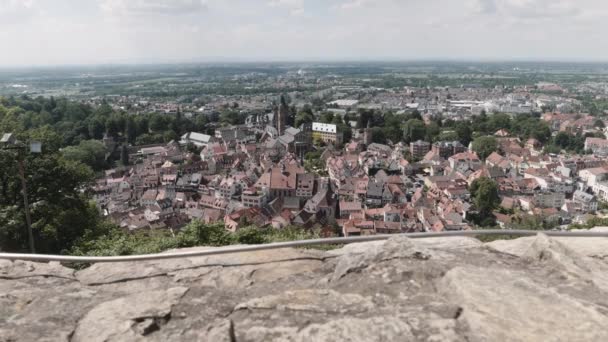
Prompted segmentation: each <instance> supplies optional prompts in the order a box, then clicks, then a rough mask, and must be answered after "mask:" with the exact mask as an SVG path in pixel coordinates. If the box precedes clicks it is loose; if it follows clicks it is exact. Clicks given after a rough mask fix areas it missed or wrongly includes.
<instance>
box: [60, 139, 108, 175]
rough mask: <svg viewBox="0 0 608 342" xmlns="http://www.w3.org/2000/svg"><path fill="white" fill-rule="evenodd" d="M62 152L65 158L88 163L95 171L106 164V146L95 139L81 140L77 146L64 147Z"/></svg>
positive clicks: (101, 168)
mask: <svg viewBox="0 0 608 342" xmlns="http://www.w3.org/2000/svg"><path fill="white" fill-rule="evenodd" d="M62 153H63V156H64V157H65V158H66V159H68V160H73V161H77V162H80V163H83V164H85V165H88V166H89V167H91V169H93V170H95V171H101V170H103V169H104V168H105V167H106V166H107V165H106V148H105V146H104V145H103V144H102V143H101V142H100V141H97V140H85V141H82V142H80V144H79V145H78V146H69V147H66V148H64V149H63V151H62Z"/></svg>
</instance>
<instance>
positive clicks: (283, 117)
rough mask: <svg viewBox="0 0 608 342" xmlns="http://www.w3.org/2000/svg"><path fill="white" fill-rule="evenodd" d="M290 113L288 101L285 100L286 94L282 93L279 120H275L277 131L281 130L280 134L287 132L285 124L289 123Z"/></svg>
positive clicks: (278, 113)
mask: <svg viewBox="0 0 608 342" xmlns="http://www.w3.org/2000/svg"><path fill="white" fill-rule="evenodd" d="M288 115H289V107H288V106H287V101H286V100H285V96H283V95H281V103H280V104H279V109H278V112H277V116H276V118H277V120H276V122H275V124H276V127H277V131H279V136H281V135H283V134H285V125H286V123H287V116H288Z"/></svg>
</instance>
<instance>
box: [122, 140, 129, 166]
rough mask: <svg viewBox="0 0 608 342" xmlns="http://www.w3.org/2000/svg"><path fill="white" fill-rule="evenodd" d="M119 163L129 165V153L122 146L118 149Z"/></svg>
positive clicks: (125, 146) (124, 146)
mask: <svg viewBox="0 0 608 342" xmlns="http://www.w3.org/2000/svg"><path fill="white" fill-rule="evenodd" d="M120 162H121V163H122V165H125V166H126V165H129V151H128V149H127V145H124V144H123V145H122V146H121V147H120Z"/></svg>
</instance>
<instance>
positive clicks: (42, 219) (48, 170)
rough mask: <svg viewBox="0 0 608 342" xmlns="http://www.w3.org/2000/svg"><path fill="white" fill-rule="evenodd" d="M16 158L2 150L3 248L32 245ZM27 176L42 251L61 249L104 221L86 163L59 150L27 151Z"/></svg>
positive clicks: (0, 208)
mask: <svg viewBox="0 0 608 342" xmlns="http://www.w3.org/2000/svg"><path fill="white" fill-rule="evenodd" d="M15 159H16V157H15V156H14V154H12V153H7V152H0V227H1V229H0V249H1V250H5V251H15V252H20V251H25V250H27V227H26V223H25V211H24V206H23V198H22V194H21V182H20V179H19V177H18V171H17V165H16V164H17V163H16V161H15ZM24 163H25V172H26V174H25V176H26V179H27V186H28V198H29V202H30V212H31V217H32V228H33V232H34V239H35V242H36V248H37V251H38V252H42V253H61V252H63V251H65V250H68V249H70V248H71V247H72V245H73V244H74V242H75V241H76V240H77V239H79V238H80V237H81V236H83V235H84V233H85V231H86V230H87V229H94V228H95V227H97V226H98V225H99V223H100V222H101V218H100V217H99V213H98V212H97V209H96V208H95V207H94V206H93V205H91V204H90V203H89V199H88V198H87V197H86V195H85V194H82V193H81V192H80V189H82V188H83V186H85V185H87V184H88V183H89V182H91V181H92V180H93V173H92V172H91V170H90V168H88V167H87V166H85V165H83V164H81V163H79V162H76V161H72V160H66V159H64V158H62V157H61V156H60V155H59V154H58V153H43V154H42V155H27V156H25V161H24Z"/></svg>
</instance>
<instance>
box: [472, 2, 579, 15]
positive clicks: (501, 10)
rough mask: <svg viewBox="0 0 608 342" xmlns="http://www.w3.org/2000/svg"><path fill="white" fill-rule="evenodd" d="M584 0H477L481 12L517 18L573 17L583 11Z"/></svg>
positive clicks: (478, 9) (477, 6)
mask: <svg viewBox="0 0 608 342" xmlns="http://www.w3.org/2000/svg"><path fill="white" fill-rule="evenodd" d="M581 3H583V1H581V2H578V1H573V0H475V1H474V3H473V6H474V8H475V9H476V10H477V11H478V12H479V13H484V14H496V15H501V16H510V17H516V18H523V19H526V18H537V19H538V18H555V17H573V16H576V15H578V14H580V13H581V9H580V5H581Z"/></svg>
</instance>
